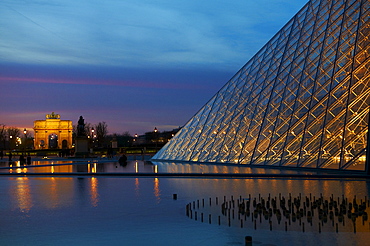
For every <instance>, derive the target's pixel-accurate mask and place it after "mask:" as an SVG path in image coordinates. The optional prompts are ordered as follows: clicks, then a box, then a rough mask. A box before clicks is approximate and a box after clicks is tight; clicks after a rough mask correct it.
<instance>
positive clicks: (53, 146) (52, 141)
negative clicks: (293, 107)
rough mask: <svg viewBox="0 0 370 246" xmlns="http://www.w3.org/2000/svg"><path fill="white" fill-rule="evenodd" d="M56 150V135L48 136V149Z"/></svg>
mask: <svg viewBox="0 0 370 246" xmlns="http://www.w3.org/2000/svg"><path fill="white" fill-rule="evenodd" d="M57 148H58V135H56V134H54V133H52V134H50V135H49V149H57Z"/></svg>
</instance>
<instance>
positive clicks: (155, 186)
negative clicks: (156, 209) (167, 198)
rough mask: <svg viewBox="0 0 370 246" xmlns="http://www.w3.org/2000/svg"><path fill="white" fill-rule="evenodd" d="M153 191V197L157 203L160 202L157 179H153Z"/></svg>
mask: <svg viewBox="0 0 370 246" xmlns="http://www.w3.org/2000/svg"><path fill="white" fill-rule="evenodd" d="M153 191H154V196H155V197H156V199H157V202H160V200H161V190H160V188H159V179H158V178H154V187H153Z"/></svg>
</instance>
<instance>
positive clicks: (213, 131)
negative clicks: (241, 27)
mask: <svg viewBox="0 0 370 246" xmlns="http://www.w3.org/2000/svg"><path fill="white" fill-rule="evenodd" d="M369 17H370V1H369V0H347V1H346V0H312V1H309V2H308V3H307V4H306V5H305V6H304V7H303V8H302V9H301V10H300V11H299V12H298V13H297V14H296V15H295V16H294V17H293V18H292V19H291V20H290V21H289V22H288V23H287V24H286V25H285V26H284V27H283V28H282V29H281V30H280V31H279V32H278V33H277V34H276V35H275V36H274V37H273V38H272V39H271V40H270V41H269V42H268V43H267V44H266V45H265V46H264V47H263V48H262V49H261V50H260V51H258V53H257V54H256V55H254V56H253V57H252V59H250V60H249V61H248V62H247V63H246V64H245V65H244V66H243V67H242V68H241V69H240V70H239V71H238V72H237V73H236V74H235V75H234V76H233V77H232V78H231V79H230V80H229V81H228V82H227V83H226V84H225V85H224V86H223V87H222V88H221V90H220V91H219V92H218V93H217V94H216V95H214V96H213V97H212V99H211V100H210V101H208V103H206V104H205V105H204V106H203V107H202V108H201V109H200V110H199V111H198V113H197V114H196V115H195V116H193V118H191V119H190V120H189V121H188V122H187V123H186V125H185V126H184V127H183V128H182V129H181V130H180V131H179V132H178V133H177V134H176V136H175V137H174V138H172V139H171V141H169V142H168V143H167V144H166V145H165V146H164V147H163V148H162V149H161V150H160V151H159V152H158V153H157V154H156V155H155V156H154V157H153V160H168V161H187V162H207V163H209V162H211V163H234V164H247V165H266V166H285V167H305V168H329V169H337V170H361V171H365V166H366V165H365V164H366V159H367V158H366V149H367V147H368V146H367V142H368V141H367V140H368V127H369V124H368V123H369V102H370V53H369V52H370V40H369V38H370V36H369V34H370V20H369Z"/></svg>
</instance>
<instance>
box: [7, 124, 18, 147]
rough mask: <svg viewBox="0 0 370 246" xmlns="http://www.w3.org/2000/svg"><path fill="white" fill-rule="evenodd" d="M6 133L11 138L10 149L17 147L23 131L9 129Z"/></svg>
mask: <svg viewBox="0 0 370 246" xmlns="http://www.w3.org/2000/svg"><path fill="white" fill-rule="evenodd" d="M6 132H7V135H8V137H9V143H10V148H12V147H14V146H16V141H17V137H19V136H20V134H21V130H20V129H19V128H15V127H8V128H7V129H6Z"/></svg>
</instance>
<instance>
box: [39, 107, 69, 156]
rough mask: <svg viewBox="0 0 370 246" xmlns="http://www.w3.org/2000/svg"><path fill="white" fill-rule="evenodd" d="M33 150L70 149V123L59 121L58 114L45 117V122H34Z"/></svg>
mask: <svg viewBox="0 0 370 246" xmlns="http://www.w3.org/2000/svg"><path fill="white" fill-rule="evenodd" d="M33 130H34V132H35V142H34V145H35V146H34V147H35V149H69V148H72V130H73V126H72V121H71V120H61V119H60V115H59V114H54V112H52V113H51V114H47V115H46V119H45V120H35V121H34V127H33Z"/></svg>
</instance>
